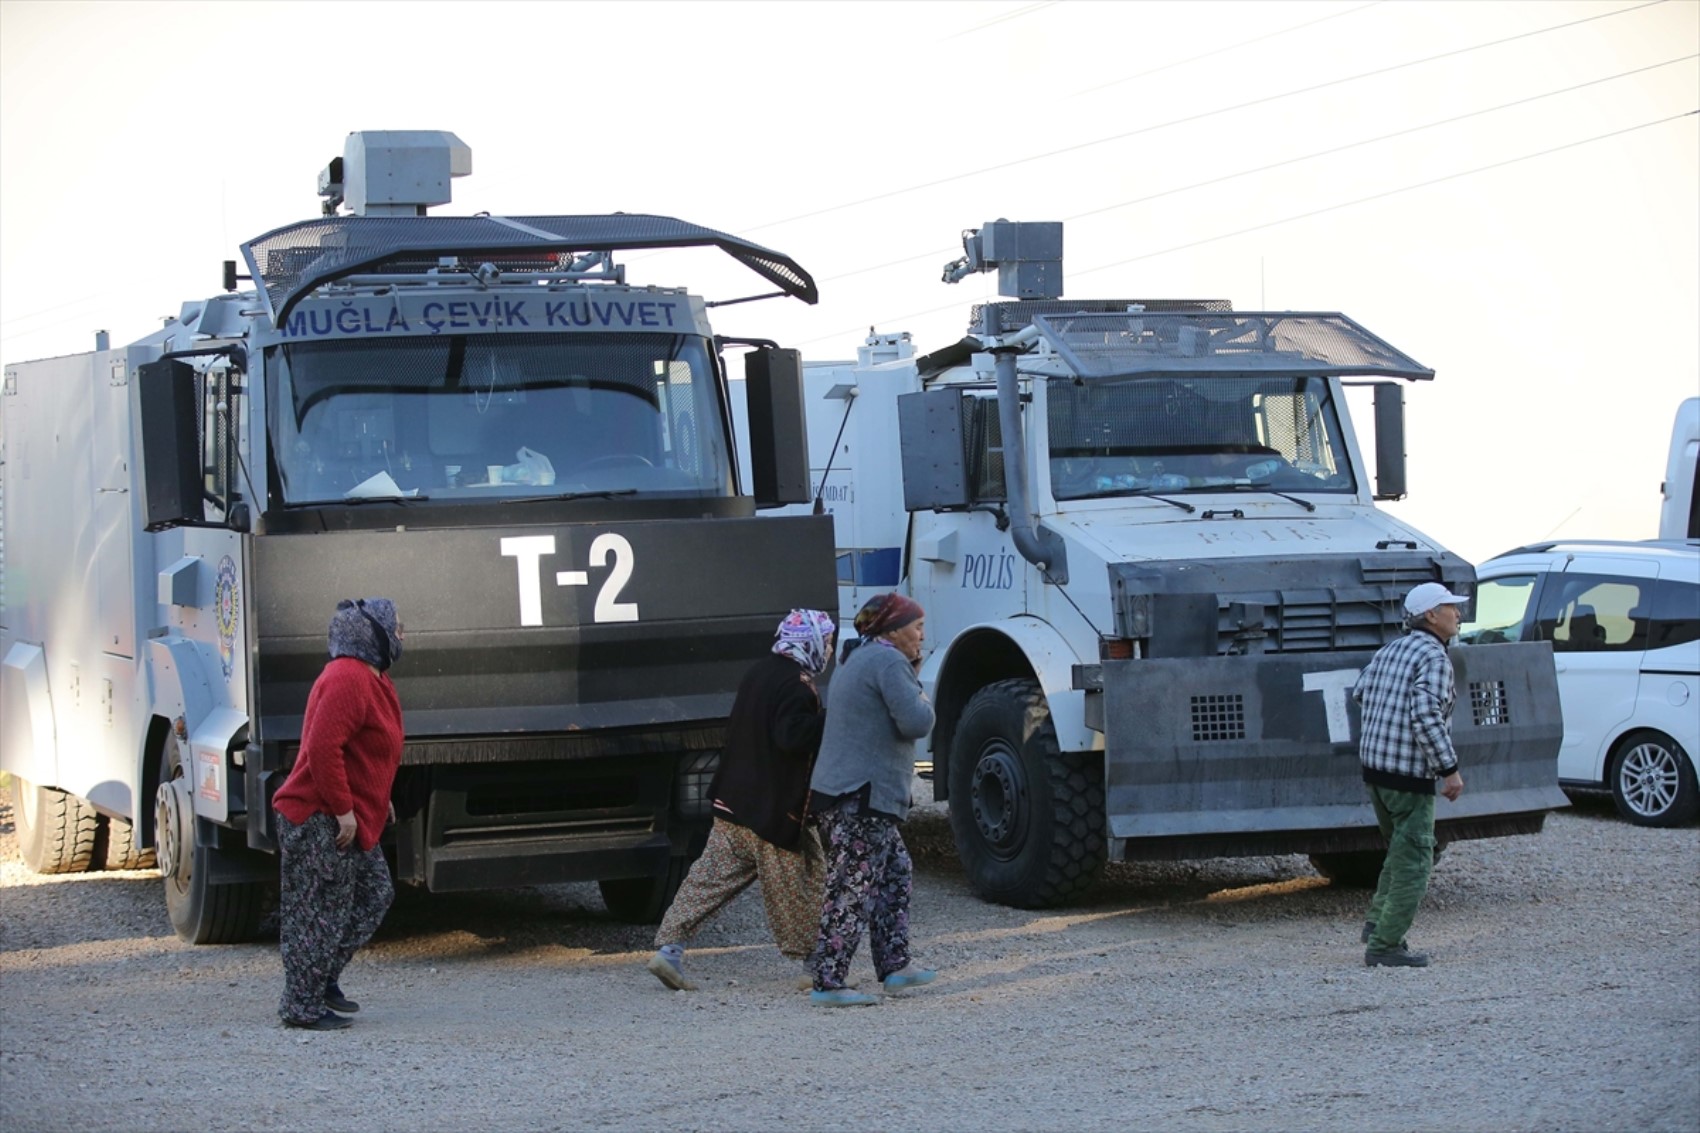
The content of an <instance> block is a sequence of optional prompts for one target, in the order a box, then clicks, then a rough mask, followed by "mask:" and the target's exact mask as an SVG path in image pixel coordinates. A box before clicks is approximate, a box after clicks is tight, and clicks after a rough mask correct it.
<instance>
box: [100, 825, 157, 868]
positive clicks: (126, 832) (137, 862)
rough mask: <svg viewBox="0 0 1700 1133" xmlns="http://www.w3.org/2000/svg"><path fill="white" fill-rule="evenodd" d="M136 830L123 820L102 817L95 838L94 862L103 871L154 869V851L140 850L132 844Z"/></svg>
mask: <svg viewBox="0 0 1700 1133" xmlns="http://www.w3.org/2000/svg"><path fill="white" fill-rule="evenodd" d="M134 837H135V828H134V826H132V825H131V823H129V822H128V821H126V820H125V819H122V818H108V817H104V816H103V817H102V818H101V820H100V827H99V829H97V830H96V831H95V836H94V861H95V863H96V864H97V865H99V866H100V868H102V869H152V868H153V867H154V853H153V851H152V850H138V849H136V848H135V847H134V846H133V845H132V844H131V843H132V842H133V840H134Z"/></svg>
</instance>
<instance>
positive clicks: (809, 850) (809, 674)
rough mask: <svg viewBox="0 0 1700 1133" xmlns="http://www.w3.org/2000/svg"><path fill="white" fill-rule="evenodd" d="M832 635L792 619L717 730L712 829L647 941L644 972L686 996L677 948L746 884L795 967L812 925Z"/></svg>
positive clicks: (816, 617) (831, 628) (827, 627)
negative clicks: (813, 798) (650, 946)
mask: <svg viewBox="0 0 1700 1133" xmlns="http://www.w3.org/2000/svg"><path fill="white" fill-rule="evenodd" d="M836 630H837V626H836V625H835V623H834V622H833V618H832V615H831V614H827V613H824V612H822V611H820V610H792V611H791V613H790V614H789V615H787V616H786V618H785V620H784V621H782V622H780V623H779V630H778V632H777V634H776V640H775V641H774V643H773V651H772V652H771V653H769V654H768V655H767V656H766V657H764V658H762V659H761V660H760V661H757V662H756V663H755V664H754V665H753V666H751V667H750V670H749V672H748V673H746V674H745V675H744V679H743V682H742V683H741V684H740V685H739V686H738V696H737V699H736V700H734V701H733V703H732V715H731V718H730V719H728V720H727V722H726V750H725V752H724V753H723V754H722V755H721V758H720V767H719V770H717V771H716V772H715V775H714V782H713V783H711V784H710V785H709V791H710V794H711V795H712V797H713V799H714V826H713V827H712V828H711V829H710V830H709V833H708V844H707V845H706V846H705V847H704V848H703V852H702V856H701V857H700V858H698V859H697V860H696V862H695V864H693V865H692V866H691V872H690V873H689V874H687V875H686V876H685V880H684V884H682V885H680V886H679V892H678V894H677V895H676V896H674V898H673V903H672V905H671V906H670V907H669V908H668V910H667V915H666V917H664V918H663V919H662V921H661V928H660V930H659V931H658V932H657V933H656V934H655V945H656V953H655V955H654V956H651V957H650V958H649V964H648V967H649V970H650V971H651V972H653V973H655V977H656V978H657V979H659V980H660V981H661V982H662V983H664V984H666V985H667V986H668V987H670V988H675V989H677V990H679V991H689V990H690V989H691V987H692V984H691V982H690V981H689V980H687V979H686V978H685V972H684V960H685V942H686V941H688V940H689V939H690V938H691V937H692V936H694V935H696V931H697V929H699V928H701V927H702V925H703V923H704V922H705V921H707V920H708V919H709V918H710V917H712V916H713V915H714V914H715V913H717V912H719V911H720V910H721V909H722V908H724V907H725V906H726V903H727V902H728V901H730V900H732V898H734V897H736V896H737V895H738V894H740V893H742V892H743V891H744V890H745V889H747V888H749V885H750V882H752V881H760V882H761V895H762V899H763V901H765V902H766V904H767V924H768V927H769V929H771V930H772V932H773V940H774V943H776V944H778V945H779V950H780V951H781V952H783V953H784V954H785V955H786V956H788V957H790V958H791V959H793V960H796V961H798V962H801V961H802V960H803V958H804V957H805V956H807V955H808V953H809V948H810V947H811V946H812V945H813V944H814V939H815V923H816V921H817V919H818V918H819V916H820V894H821V854H820V843H819V841H818V840H817V838H816V836H815V832H814V830H813V828H805V827H804V824H803V816H804V813H805V811H806V810H807V807H808V799H809V772H810V769H811V768H813V766H814V761H815V751H816V750H817V749H818V748H819V747H820V739H821V729H822V727H823V726H824V724H825V722H826V710H825V708H823V707H822V705H821V700H820V694H819V692H817V691H816V689H815V677H816V676H818V675H819V674H820V673H821V672H822V671H823V670H824V669H825V668H826V665H827V662H828V661H829V660H830V659H831V658H832V642H833V636H834V634H835V632H836Z"/></svg>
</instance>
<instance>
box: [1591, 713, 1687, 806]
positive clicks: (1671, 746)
mask: <svg viewBox="0 0 1700 1133" xmlns="http://www.w3.org/2000/svg"><path fill="white" fill-rule="evenodd" d="M1607 766H1608V767H1610V768H1611V797H1612V800H1613V801H1614V802H1616V803H1617V812H1618V813H1619V814H1621V815H1622V816H1623V817H1625V818H1627V819H1628V820H1629V821H1631V822H1633V823H1635V825H1637V826H1681V825H1682V824H1683V823H1685V822H1689V821H1691V820H1692V819H1693V818H1694V816H1695V815H1696V814H1700V788H1696V786H1695V782H1694V765H1693V764H1692V763H1690V762H1689V761H1688V753H1687V752H1685V751H1683V750H1682V745H1681V744H1679V743H1677V742H1676V741H1675V740H1673V739H1671V738H1670V737H1669V736H1667V735H1665V734H1664V733H1663V732H1655V731H1651V730H1648V731H1640V732H1631V733H1630V734H1629V735H1627V736H1625V737H1623V739H1622V740H1620V741H1619V742H1618V745H1617V747H1616V749H1615V750H1614V751H1613V752H1612V757H1611V761H1610V762H1609V763H1608V764H1607Z"/></svg>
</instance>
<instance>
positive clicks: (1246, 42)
mask: <svg viewBox="0 0 1700 1133" xmlns="http://www.w3.org/2000/svg"><path fill="white" fill-rule="evenodd" d="M1384 2H1385V0H1372V2H1371V3H1368V4H1359V5H1358V6H1357V7H1356V8H1348V9H1346V10H1345V11H1344V12H1330V13H1329V14H1328V15H1326V16H1318V17H1317V18H1316V19H1314V20H1306V21H1305V22H1304V23H1302V24H1293V25H1292V26H1291V27H1285V28H1281V29H1280V30H1279V31H1272V32H1266V33H1265V34H1263V35H1259V36H1253V37H1252V38H1251V39H1242V40H1240V41H1239V42H1238V43H1230V44H1227V45H1226V46H1224V47H1218V48H1216V49H1215V50H1214V51H1206V52H1204V53H1203V54H1201V55H1189V56H1187V57H1186V58H1185V59H1176V60H1173V61H1172V62H1169V63H1164V64H1163V65H1162V66H1160V67H1152V68H1151V69H1150V70H1147V71H1140V72H1138V73H1137V74H1133V75H1123V76H1122V77H1121V78H1119V79H1111V80H1110V81H1109V82H1107V83H1099V84H1098V85H1097V86H1095V87H1087V88H1086V89H1085V90H1080V91H1075V92H1074V94H1072V95H1070V96H1069V97H1071V98H1079V97H1081V96H1082V95H1088V94H1096V93H1098V92H1099V91H1101V90H1109V89H1110V88H1111V87H1119V86H1121V85H1122V84H1123V83H1131V82H1133V81H1134V80H1135V79H1143V78H1147V77H1149V76H1151V75H1156V74H1161V73H1162V72H1164V71H1172V70H1174V69H1175V68H1176V67H1184V66H1186V65H1187V64H1188V63H1197V62H1198V61H1200V60H1201V59H1210V58H1212V57H1214V56H1217V55H1226V54H1227V53H1228V52H1230V51H1238V50H1239V49H1240V48H1242V47H1250V46H1251V45H1252V44H1254V43H1263V42H1265V41H1267V40H1271V39H1279V38H1280V37H1281V36H1284V35H1291V34H1292V33H1293V32H1296V31H1303V30H1304V29H1305V28H1312V27H1315V26H1316V25H1317V24H1325V23H1327V22H1328V21H1329V20H1338V19H1339V18H1340V17H1342V16H1351V15H1355V14H1357V13H1358V12H1363V11H1367V10H1369V9H1370V8H1374V7H1377V6H1379V5H1381V4H1382V3H1384Z"/></svg>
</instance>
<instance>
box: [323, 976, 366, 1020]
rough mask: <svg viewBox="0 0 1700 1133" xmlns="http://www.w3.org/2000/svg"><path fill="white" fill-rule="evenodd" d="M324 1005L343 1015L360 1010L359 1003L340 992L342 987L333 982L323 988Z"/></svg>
mask: <svg viewBox="0 0 1700 1133" xmlns="http://www.w3.org/2000/svg"><path fill="white" fill-rule="evenodd" d="M325 1006H326V1007H329V1008H330V1009H331V1010H332V1011H340V1012H342V1013H343V1014H344V1015H352V1014H354V1013H355V1012H356V1011H358V1010H360V1005H359V1004H358V1003H356V1002H354V1000H352V999H350V998H348V996H346V995H344V994H342V989H341V988H340V987H338V986H336V984H334V983H333V984H331V986H329V987H327V988H326V989H325Z"/></svg>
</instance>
